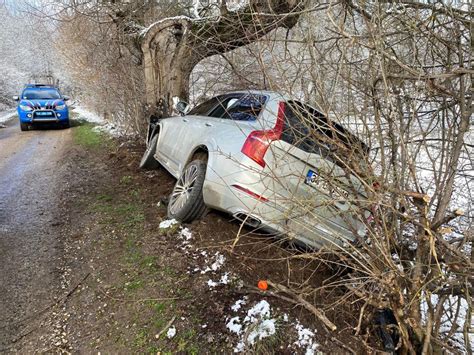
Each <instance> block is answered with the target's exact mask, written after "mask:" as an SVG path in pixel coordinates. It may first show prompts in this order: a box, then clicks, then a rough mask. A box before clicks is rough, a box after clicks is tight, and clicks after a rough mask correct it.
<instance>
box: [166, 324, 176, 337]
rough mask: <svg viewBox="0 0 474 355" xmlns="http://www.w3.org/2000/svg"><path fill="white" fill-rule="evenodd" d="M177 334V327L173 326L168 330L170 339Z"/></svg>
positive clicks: (167, 333)
mask: <svg viewBox="0 0 474 355" xmlns="http://www.w3.org/2000/svg"><path fill="white" fill-rule="evenodd" d="M175 335H176V328H175V327H174V326H172V327H170V328H169V329H168V331H167V332H166V336H167V337H168V339H171V338H174V336H175Z"/></svg>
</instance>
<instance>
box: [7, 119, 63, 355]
mask: <svg viewBox="0 0 474 355" xmlns="http://www.w3.org/2000/svg"><path fill="white" fill-rule="evenodd" d="M6 125H7V127H6V128H1V129H0V352H2V350H7V349H9V350H14V349H15V348H16V349H17V350H18V344H19V343H20V342H21V341H23V337H24V336H25V335H26V334H27V333H29V332H31V331H33V330H34V329H37V327H39V324H37V320H38V312H39V311H41V310H44V308H45V307H47V306H48V305H50V304H51V303H52V302H54V296H55V295H57V294H58V290H59V287H60V272H59V269H58V268H59V266H60V258H61V250H60V249H61V243H60V235H59V232H58V229H59V228H58V227H57V223H58V221H60V219H61V211H59V210H58V207H57V206H58V198H59V197H58V195H59V193H58V191H59V189H58V184H59V182H60V175H61V174H60V171H61V166H62V162H63V152H64V149H65V147H66V146H67V145H68V144H69V142H70V139H71V134H70V130H67V129H66V130H55V129H53V130H44V129H43V130H34V131H28V132H21V131H20V127H19V124H18V122H17V120H13V121H10V122H8V123H7V124H6ZM20 352H21V350H20Z"/></svg>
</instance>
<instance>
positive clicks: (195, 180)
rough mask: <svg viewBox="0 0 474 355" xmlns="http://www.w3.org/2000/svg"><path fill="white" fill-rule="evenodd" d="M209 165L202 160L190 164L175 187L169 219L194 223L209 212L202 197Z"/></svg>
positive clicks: (169, 205) (170, 201) (170, 202)
mask: <svg viewBox="0 0 474 355" xmlns="http://www.w3.org/2000/svg"><path fill="white" fill-rule="evenodd" d="M206 167H207V164H206V162H205V161H202V160H193V161H192V162H190V163H189V164H188V165H187V166H186V168H185V169H184V171H183V173H182V174H181V176H180V178H179V179H178V181H177V182H176V185H175V186H174V189H173V192H172V193H171V196H170V199H169V203H168V217H169V218H175V219H177V220H178V221H181V222H185V223H186V222H192V221H194V220H195V219H199V218H201V217H202V216H204V214H205V213H206V212H207V207H206V205H205V204H204V198H203V196H202V187H203V184H204V179H205V177H206Z"/></svg>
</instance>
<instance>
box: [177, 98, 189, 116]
mask: <svg viewBox="0 0 474 355" xmlns="http://www.w3.org/2000/svg"><path fill="white" fill-rule="evenodd" d="M176 111H178V112H179V113H180V114H181V115H182V116H184V115H186V114H187V113H188V112H189V105H188V103H187V102H184V101H179V102H178V103H177V104H176Z"/></svg>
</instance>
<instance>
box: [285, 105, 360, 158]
mask: <svg viewBox="0 0 474 355" xmlns="http://www.w3.org/2000/svg"><path fill="white" fill-rule="evenodd" d="M281 139H282V140H283V141H285V142H287V143H289V144H291V145H294V146H296V147H298V148H300V149H301V150H303V151H305V152H308V153H316V154H319V155H321V156H324V157H325V158H328V159H330V160H333V161H334V162H336V163H337V162H338V161H340V160H341V158H343V157H344V156H346V157H347V156H348V155H351V154H353V153H355V154H356V155H358V156H359V157H360V158H362V155H364V154H365V153H367V152H368V147H367V146H366V145H365V144H364V143H363V142H362V141H361V140H360V139H358V138H357V137H355V136H354V135H353V134H351V133H350V132H348V131H347V130H345V129H344V128H343V127H342V126H341V125H339V124H337V123H335V122H333V121H331V120H328V119H327V118H326V117H325V116H324V115H323V114H322V113H321V112H319V111H317V110H315V109H314V108H312V107H310V106H307V105H304V104H302V103H300V102H296V101H290V102H287V104H286V105H285V128H284V130H283V133H282V137H281ZM344 148H346V149H344ZM335 155H338V159H334V158H335Z"/></svg>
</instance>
